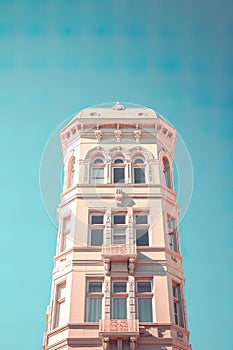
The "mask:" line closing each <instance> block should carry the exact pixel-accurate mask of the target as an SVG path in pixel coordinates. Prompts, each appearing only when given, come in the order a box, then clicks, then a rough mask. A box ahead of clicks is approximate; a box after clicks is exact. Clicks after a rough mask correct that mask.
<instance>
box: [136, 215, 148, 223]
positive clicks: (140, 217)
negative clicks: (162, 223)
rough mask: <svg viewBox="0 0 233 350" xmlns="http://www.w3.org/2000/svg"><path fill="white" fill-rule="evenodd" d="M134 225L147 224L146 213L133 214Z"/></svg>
mask: <svg viewBox="0 0 233 350" xmlns="http://www.w3.org/2000/svg"><path fill="white" fill-rule="evenodd" d="M135 219H136V225H143V224H148V220H147V215H135Z"/></svg>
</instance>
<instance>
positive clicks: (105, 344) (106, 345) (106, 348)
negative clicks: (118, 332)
mask: <svg viewBox="0 0 233 350" xmlns="http://www.w3.org/2000/svg"><path fill="white" fill-rule="evenodd" d="M103 349H104V350H109V338H108V337H105V338H103Z"/></svg>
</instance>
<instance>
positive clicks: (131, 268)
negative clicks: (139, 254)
mask: <svg viewBox="0 0 233 350" xmlns="http://www.w3.org/2000/svg"><path fill="white" fill-rule="evenodd" d="M128 269H129V274H130V275H131V276H133V275H134V273H135V260H134V259H133V258H129V264H128Z"/></svg>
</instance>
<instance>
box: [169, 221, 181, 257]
mask: <svg viewBox="0 0 233 350" xmlns="http://www.w3.org/2000/svg"><path fill="white" fill-rule="evenodd" d="M169 226H170V227H169ZM167 235H168V247H169V249H170V250H172V251H174V252H176V253H179V252H180V249H179V242H178V232H177V220H176V219H175V218H174V217H172V216H171V215H167ZM170 239H171V240H172V242H171V243H170Z"/></svg>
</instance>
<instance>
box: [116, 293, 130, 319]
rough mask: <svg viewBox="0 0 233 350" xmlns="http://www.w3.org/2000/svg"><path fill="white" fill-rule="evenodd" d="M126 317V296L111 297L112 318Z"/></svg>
mask: <svg viewBox="0 0 233 350" xmlns="http://www.w3.org/2000/svg"><path fill="white" fill-rule="evenodd" d="M126 318H127V306H126V298H113V319H117V320H125V319H126Z"/></svg>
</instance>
